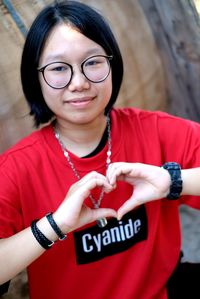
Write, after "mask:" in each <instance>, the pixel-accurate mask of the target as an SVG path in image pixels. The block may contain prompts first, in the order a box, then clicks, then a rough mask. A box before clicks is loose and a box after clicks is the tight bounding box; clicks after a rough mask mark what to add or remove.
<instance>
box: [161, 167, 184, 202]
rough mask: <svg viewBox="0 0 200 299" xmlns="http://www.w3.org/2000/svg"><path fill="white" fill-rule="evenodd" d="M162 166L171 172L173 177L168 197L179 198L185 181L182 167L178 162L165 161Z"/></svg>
mask: <svg viewBox="0 0 200 299" xmlns="http://www.w3.org/2000/svg"><path fill="white" fill-rule="evenodd" d="M162 167H163V168H164V169H166V170H167V171H168V172H169V174H170V177H171V185H170V191H169V194H168V195H167V199H171V200H174V199H178V198H179V197H180V194H181V191H182V188H183V182H182V178H181V167H180V165H179V164H178V163H176V162H168V163H165V164H164V165H163V166H162Z"/></svg>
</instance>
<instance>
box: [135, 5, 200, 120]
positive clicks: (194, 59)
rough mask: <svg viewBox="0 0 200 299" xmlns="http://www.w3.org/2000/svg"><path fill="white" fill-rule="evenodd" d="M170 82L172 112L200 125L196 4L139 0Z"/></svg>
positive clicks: (199, 46)
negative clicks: (198, 122) (199, 122)
mask: <svg viewBox="0 0 200 299" xmlns="http://www.w3.org/2000/svg"><path fill="white" fill-rule="evenodd" d="M138 1H139V3H140V5H141V7H142V8H143V11H144V13H145V15H146V18H147V19H148V21H149V25H150V26H151V29H152V31H153V35H154V37H155V41H156V44H157V47H158V48H159V50H160V56H161V59H162V61H163V65H164V70H165V74H166V81H167V93H168V109H169V112H171V113H173V114H175V115H179V116H182V117H185V118H189V119H193V120H196V121H200V20H199V15H198V13H197V10H196V7H195V4H194V2H193V1H192V0H167V1H166V0H138Z"/></svg>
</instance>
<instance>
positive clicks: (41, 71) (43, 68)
mask: <svg viewBox="0 0 200 299" xmlns="http://www.w3.org/2000/svg"><path fill="white" fill-rule="evenodd" d="M93 57H105V58H106V59H107V63H108V66H109V71H108V74H107V75H106V76H105V77H104V78H103V79H101V80H99V81H93V80H90V79H89V78H88V77H87V76H86V75H85V73H84V70H83V65H84V63H85V62H86V61H87V60H89V59H91V58H93ZM112 59H113V55H93V56H90V57H88V58H86V59H85V60H83V62H82V63H81V65H80V67H81V72H82V74H83V75H84V76H85V78H86V79H87V80H89V81H90V82H92V83H100V82H103V81H104V80H106V78H107V77H108V76H109V74H110V70H111V64H110V61H111V60H112ZM55 63H62V64H66V65H67V66H69V68H70V69H71V78H70V80H69V82H68V83H67V84H66V85H65V86H63V87H54V86H52V85H50V84H49V83H48V82H47V80H46V78H45V75H44V71H45V69H46V68H47V67H48V66H49V65H51V64H55ZM37 71H38V72H40V73H42V76H43V78H44V81H45V82H46V83H47V85H49V86H50V87H51V88H53V89H63V88H65V87H67V86H68V85H69V84H70V82H71V80H72V78H73V75H74V70H73V66H72V65H71V64H69V63H67V62H63V61H55V62H50V63H48V64H46V65H45V66H43V67H40V68H37Z"/></svg>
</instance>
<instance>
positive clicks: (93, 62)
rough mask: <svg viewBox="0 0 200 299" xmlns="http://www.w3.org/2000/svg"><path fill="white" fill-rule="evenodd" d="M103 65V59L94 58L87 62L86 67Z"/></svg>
mask: <svg viewBox="0 0 200 299" xmlns="http://www.w3.org/2000/svg"><path fill="white" fill-rule="evenodd" d="M102 63H104V59H103V57H94V58H90V59H88V60H86V61H85V67H92V66H94V67H96V66H98V65H100V64H102Z"/></svg>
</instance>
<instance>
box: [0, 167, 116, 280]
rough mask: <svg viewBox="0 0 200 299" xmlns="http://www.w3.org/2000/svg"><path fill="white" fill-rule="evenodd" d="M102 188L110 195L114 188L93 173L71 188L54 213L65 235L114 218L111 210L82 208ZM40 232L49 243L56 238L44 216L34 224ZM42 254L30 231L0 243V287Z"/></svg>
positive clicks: (29, 229) (102, 177)
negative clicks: (90, 224) (93, 190)
mask: <svg viewBox="0 0 200 299" xmlns="http://www.w3.org/2000/svg"><path fill="white" fill-rule="evenodd" d="M97 186H98V187H102V188H104V190H105V192H110V191H111V190H112V189H113V187H112V186H111V185H110V184H109V183H108V181H107V179H106V178H105V177H104V176H103V175H101V174H98V173H96V172H91V173H89V174H87V175H86V176H85V177H83V178H82V179H81V180H80V181H78V182H77V183H76V184H74V185H72V186H71V188H70V189H69V192H68V193H67V195H66V197H65V199H64V201H63V202H62V204H61V205H60V206H59V207H58V209H57V210H56V211H55V212H54V215H53V216H54V220H55V221H56V223H57V225H58V226H59V227H60V229H61V230H62V232H63V233H64V234H66V233H68V232H70V231H73V230H75V229H76V228H78V227H81V226H83V225H85V224H87V223H90V222H93V221H95V220H97V219H98V218H102V217H116V212H115V211H114V210H112V209H90V208H89V207H86V206H85V205H84V200H85V199H86V198H87V197H88V195H89V194H90V191H91V190H92V189H93V188H95V187H97ZM37 227H38V228H39V230H40V231H41V232H42V233H43V234H44V235H45V236H46V237H47V238H48V239H49V240H51V241H56V240H57V239H58V236H57V235H56V234H55V232H54V230H53V229H52V228H51V226H50V224H49V222H48V220H47V219H46V217H44V218H42V219H40V220H39V221H38V222H37ZM44 252H45V249H43V248H42V247H41V246H40V244H39V243H38V242H37V240H36V239H35V237H34V236H33V234H32V232H31V228H30V227H29V228H26V229H25V230H23V231H21V232H19V233H17V234H15V235H13V236H12V237H9V238H5V239H1V240H0V265H5V267H0V285H1V284H3V283H4V282H6V281H8V280H10V279H12V278H13V277H14V276H15V275H16V274H18V273H19V272H21V271H22V270H23V269H24V268H26V267H27V266H28V265H29V264H31V263H32V262H33V261H34V260H36V259H37V258H38V257H39V256H40V255H42V254H43V253H44Z"/></svg>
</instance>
